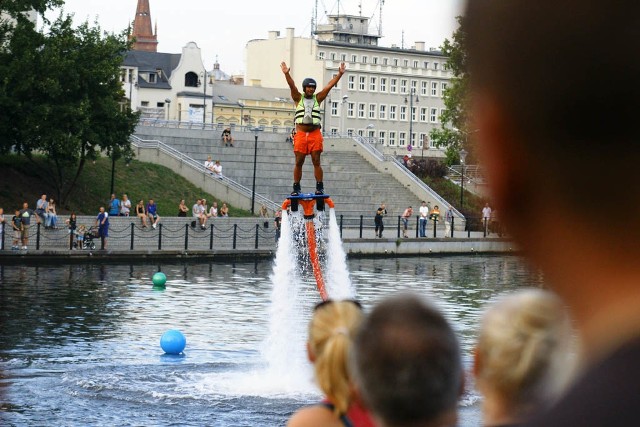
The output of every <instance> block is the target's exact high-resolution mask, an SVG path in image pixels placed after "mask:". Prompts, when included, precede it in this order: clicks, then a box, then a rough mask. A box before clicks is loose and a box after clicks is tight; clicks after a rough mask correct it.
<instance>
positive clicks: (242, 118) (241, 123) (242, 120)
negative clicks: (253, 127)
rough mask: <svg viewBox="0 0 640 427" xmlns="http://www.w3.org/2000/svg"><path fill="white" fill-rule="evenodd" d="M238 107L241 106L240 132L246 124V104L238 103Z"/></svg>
mask: <svg viewBox="0 0 640 427" xmlns="http://www.w3.org/2000/svg"><path fill="white" fill-rule="evenodd" d="M238 105H239V106H240V130H242V125H243V124H244V104H243V103H242V102H240V101H238Z"/></svg>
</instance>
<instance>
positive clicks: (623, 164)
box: [462, 0, 640, 427]
mask: <svg viewBox="0 0 640 427" xmlns="http://www.w3.org/2000/svg"><path fill="white" fill-rule="evenodd" d="M638 16H640V3H638V2H634V1H614V2H583V1H578V0H566V1H562V2H558V1H550V0H537V1H535V2H532V1H528V0H473V1H469V2H468V4H467V11H466V13H465V17H464V19H463V21H462V25H463V28H464V30H465V32H466V35H465V43H466V45H467V46H466V52H467V53H468V58H467V62H466V64H467V70H468V76H469V79H470V80H469V84H470V86H469V87H470V89H471V99H470V102H469V104H468V105H470V106H471V107H472V110H471V111H470V112H469V117H473V119H474V122H473V123H472V126H473V128H474V129H478V131H477V132H475V133H474V134H473V137H474V139H475V140H476V141H477V143H478V147H477V150H478V154H479V157H480V161H481V163H482V164H483V165H484V166H485V170H486V174H487V180H488V183H489V188H490V189H491V193H492V199H491V200H492V203H493V204H494V206H495V207H496V208H497V209H498V210H499V212H500V216H501V221H502V222H503V223H505V225H506V226H507V228H508V229H509V234H510V235H511V236H512V237H513V239H514V241H515V242H516V243H517V244H518V245H519V246H520V248H521V249H522V250H523V252H524V253H525V254H526V255H527V256H528V257H529V258H530V260H531V262H532V263H533V264H534V265H536V266H537V267H538V268H540V269H541V271H542V272H543V273H544V276H545V281H546V282H547V283H549V284H550V287H551V288H552V289H553V290H554V291H555V292H556V293H557V294H558V295H559V296H560V297H561V299H562V300H563V302H564V303H565V304H566V305H567V306H568V307H569V310H570V313H571V317H572V319H573V320H574V323H575V326H576V328H577V332H578V337H579V340H580V350H579V352H578V357H579V362H580V368H581V369H580V371H579V374H578V377H577V379H576V380H575V383H574V384H573V385H572V386H571V387H570V388H569V390H568V391H567V392H566V394H564V396H563V397H562V398H561V399H560V400H559V401H558V402H556V403H555V404H554V405H553V406H552V407H551V408H550V409H549V410H548V411H546V412H545V413H542V414H539V415H538V416H536V417H534V419H533V420H531V421H530V423H528V424H527V425H529V426H544V427H556V426H580V427H590V426H607V427H617V426H637V425H640V411H639V410H638V408H640V392H638V384H640V363H638V360H639V359H640V286H639V284H640V263H639V262H638V259H639V258H640V245H639V243H638V242H640V227H637V226H635V223H636V221H637V218H638V214H639V213H640V197H638V194H637V191H636V190H637V182H638V177H637V169H638V164H640V150H638V147H637V141H639V140H640V127H639V126H638V124H637V117H638V111H640V85H637V84H635V83H632V82H635V80H636V79H637V76H638V75H640V61H638V59H637V57H636V55H635V53H637V52H640V37H639V36H638ZM594 52H598V54H597V55H596V56H597V60H596V59H595V57H594ZM611 70H615V75H616V77H615V81H612V80H611ZM551 74H552V75H553V78H551ZM594 88H597V90H594ZM594 106H597V108H594ZM576 156H578V157H576ZM603 165H607V168H606V173H604V174H600V173H594V171H596V170H601V169H602V167H603ZM633 183H636V184H633ZM625 184H626V185H625ZM594 196H599V197H607V199H609V200H612V201H614V203H615V217H614V220H611V221H609V220H607V219H606V218H603V216H602V215H594V213H593V199H594Z"/></svg>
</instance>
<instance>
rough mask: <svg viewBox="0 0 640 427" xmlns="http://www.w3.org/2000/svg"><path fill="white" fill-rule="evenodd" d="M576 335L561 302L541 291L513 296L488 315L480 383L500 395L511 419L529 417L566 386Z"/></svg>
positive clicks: (480, 345)
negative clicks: (574, 336) (572, 332)
mask: <svg viewBox="0 0 640 427" xmlns="http://www.w3.org/2000/svg"><path fill="white" fill-rule="evenodd" d="M571 342H572V334H571V326H570V322H569V317H568V314H567V311H566V309H565V307H564V305H563V304H562V302H561V301H560V299H559V298H558V297H556V296H555V295H554V294H552V293H550V292H548V291H543V290H540V289H529V290H524V291H520V292H517V293H515V294H512V295H509V296H507V297H505V298H503V299H501V300H499V301H498V302H496V303H494V304H493V305H492V306H491V307H490V308H489V309H488V310H487V311H486V312H485V314H484V316H483V320H482V325H481V330H480V336H479V338H478V344H477V352H478V358H479V367H478V369H477V371H476V377H477V380H478V383H479V385H480V383H482V385H484V386H486V387H487V388H490V389H491V390H493V391H494V392H496V393H497V394H498V395H499V396H500V397H501V398H502V399H504V402H506V403H507V404H508V406H509V407H510V408H511V410H512V413H511V415H513V416H523V415H527V414H528V413H529V412H530V411H532V410H534V409H536V408H539V406H540V405H541V404H545V403H548V401H551V400H553V398H554V397H556V396H557V395H558V394H559V392H560V391H561V389H562V388H563V386H565V385H566V383H567V382H568V379H569V376H570V373H571V372H572V369H570V367H569V366H570V365H569V360H570V357H569V354H570V350H571Z"/></svg>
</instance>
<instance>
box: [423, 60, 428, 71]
mask: <svg viewBox="0 0 640 427" xmlns="http://www.w3.org/2000/svg"><path fill="white" fill-rule="evenodd" d="M422 65H423V66H424V68H425V69H426V70H428V69H429V61H424V62H423V63H422Z"/></svg>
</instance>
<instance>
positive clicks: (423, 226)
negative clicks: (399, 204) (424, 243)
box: [418, 200, 429, 237]
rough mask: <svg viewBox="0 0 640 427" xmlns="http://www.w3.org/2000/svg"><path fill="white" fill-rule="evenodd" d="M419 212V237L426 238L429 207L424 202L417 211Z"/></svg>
mask: <svg viewBox="0 0 640 427" xmlns="http://www.w3.org/2000/svg"><path fill="white" fill-rule="evenodd" d="M418 211H419V212H420V219H418V225H420V237H427V221H428V220H429V207H428V206H427V202H425V201H424V200H423V201H422V204H421V205H420V208H419V210H418Z"/></svg>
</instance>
